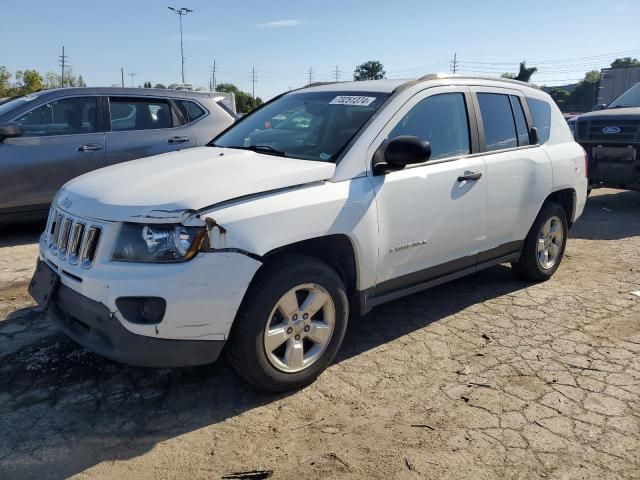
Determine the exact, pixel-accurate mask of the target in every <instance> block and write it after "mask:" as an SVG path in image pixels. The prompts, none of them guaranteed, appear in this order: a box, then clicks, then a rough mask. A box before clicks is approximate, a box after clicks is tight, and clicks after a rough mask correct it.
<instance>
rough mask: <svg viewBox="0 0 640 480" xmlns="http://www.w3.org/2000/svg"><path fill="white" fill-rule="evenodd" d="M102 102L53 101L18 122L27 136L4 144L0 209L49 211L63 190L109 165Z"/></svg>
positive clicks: (0, 146)
mask: <svg viewBox="0 0 640 480" xmlns="http://www.w3.org/2000/svg"><path fill="white" fill-rule="evenodd" d="M98 100H99V98H98V97H96V96H75V97H68V98H60V99H57V100H52V101H49V102H47V103H44V104H40V105H39V106H36V107H34V108H33V109H31V110H30V111H28V112H26V113H24V114H22V115H20V116H19V117H17V118H15V119H13V121H15V122H17V123H19V124H20V125H21V127H22V135H21V136H20V137H17V138H8V139H6V140H4V142H3V143H2V144H0V172H1V174H0V207H1V208H3V209H12V210H13V209H15V211H31V210H39V209H41V208H46V207H47V205H48V204H49V203H50V202H51V199H52V198H53V196H54V195H55V193H56V192H57V191H58V189H59V188H60V187H61V186H62V185H63V184H64V183H66V182H67V181H69V180H71V179H72V178H74V177H77V176H78V175H82V174H83V173H86V172H90V171H92V170H96V169H98V168H101V167H104V166H105V149H104V146H105V138H104V136H105V134H104V128H103V124H102V122H101V115H100V114H99V101H98Z"/></svg>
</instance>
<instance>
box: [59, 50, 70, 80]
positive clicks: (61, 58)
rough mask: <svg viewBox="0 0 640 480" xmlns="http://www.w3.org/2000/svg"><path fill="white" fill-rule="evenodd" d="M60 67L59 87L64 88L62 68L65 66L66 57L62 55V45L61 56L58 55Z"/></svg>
mask: <svg viewBox="0 0 640 480" xmlns="http://www.w3.org/2000/svg"><path fill="white" fill-rule="evenodd" d="M58 58H59V59H60V66H61V67H62V75H61V76H60V86H61V87H62V88H64V67H66V66H67V58H68V57H67V55H65V54H64V45H63V46H62V55H59V56H58Z"/></svg>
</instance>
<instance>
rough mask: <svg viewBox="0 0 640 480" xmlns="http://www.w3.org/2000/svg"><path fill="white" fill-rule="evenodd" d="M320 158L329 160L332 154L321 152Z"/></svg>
mask: <svg viewBox="0 0 640 480" xmlns="http://www.w3.org/2000/svg"><path fill="white" fill-rule="evenodd" d="M320 158H321V159H322V160H329V159H330V158H331V155H330V154H328V153H321V154H320Z"/></svg>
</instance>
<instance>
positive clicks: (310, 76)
mask: <svg viewBox="0 0 640 480" xmlns="http://www.w3.org/2000/svg"><path fill="white" fill-rule="evenodd" d="M307 73H308V74H309V85H311V84H312V83H313V67H309V71H308V72H307Z"/></svg>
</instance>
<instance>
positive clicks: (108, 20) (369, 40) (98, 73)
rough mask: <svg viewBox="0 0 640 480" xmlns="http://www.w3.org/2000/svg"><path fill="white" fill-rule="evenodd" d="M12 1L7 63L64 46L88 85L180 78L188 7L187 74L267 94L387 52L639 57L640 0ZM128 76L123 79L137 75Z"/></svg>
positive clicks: (579, 59)
mask: <svg viewBox="0 0 640 480" xmlns="http://www.w3.org/2000/svg"><path fill="white" fill-rule="evenodd" d="M180 1H181V3H171V2H164V1H157V0H153V1H152V0H129V1H121V0H110V1H108V2H96V1H86V0H85V1H72V0H68V1H67V0H60V1H58V2H51V1H50V0H47V1H40V0H22V1H20V2H9V1H6V2H3V5H2V14H1V19H0V25H1V27H0V65H5V66H6V67H7V68H8V69H9V70H10V71H15V70H19V69H25V68H36V69H38V70H40V71H42V72H44V71H48V70H55V71H58V62H57V56H58V55H59V54H60V49H61V47H62V45H64V46H65V49H66V53H67V55H68V56H69V59H70V63H71V65H72V67H73V69H74V71H75V73H81V74H82V76H83V78H84V79H85V81H86V82H87V84H89V85H111V84H114V83H119V81H120V68H121V67H123V68H124V69H125V72H127V73H129V72H133V73H136V74H137V75H136V77H135V83H136V84H138V83H139V84H141V83H143V82H145V81H151V82H152V83H157V82H160V83H165V84H168V83H173V82H178V81H179V80H180V44H179V34H178V33H179V30H178V17H177V16H176V15H174V14H173V13H171V12H170V11H169V10H168V9H167V6H168V5H173V6H175V7H189V8H192V9H193V10H194V13H192V14H190V15H189V16H187V17H185V18H184V34H185V35H184V41H185V56H186V57H187V60H186V77H187V81H188V82H191V83H193V84H194V85H195V86H205V85H207V84H208V81H209V74H210V66H211V64H212V62H213V60H214V59H215V60H216V65H217V69H218V75H217V78H218V82H233V83H235V84H237V85H238V86H239V87H240V88H241V89H243V90H246V91H251V68H252V67H253V66H255V69H256V71H257V83H256V95H259V96H262V97H263V98H269V97H271V96H273V95H275V94H277V93H279V92H281V91H283V90H288V89H289V88H295V87H299V86H302V85H304V84H305V83H306V82H308V78H309V77H308V70H309V68H310V67H311V68H312V69H313V75H312V78H313V80H314V81H320V80H330V79H333V75H334V74H333V70H335V68H336V66H337V67H338V69H339V71H340V72H341V73H340V78H341V79H342V80H348V79H351V77H352V73H353V69H354V66H355V65H356V64H358V63H361V62H363V61H365V60H369V59H378V60H380V61H381V62H382V63H383V64H384V66H385V69H386V71H387V75H388V77H390V78H404V77H415V76H419V75H422V74H425V73H433V72H440V71H449V69H450V61H451V59H452V57H453V54H454V52H457V56H458V59H459V60H460V62H461V63H460V67H459V68H460V71H461V72H462V73H477V74H494V75H499V74H500V73H501V72H503V71H516V70H517V64H518V62H519V61H521V60H523V59H526V60H527V62H528V64H529V65H532V66H538V67H539V69H540V71H539V73H538V74H536V75H535V76H534V77H533V80H534V81H537V82H538V83H546V84H562V83H570V82H573V81H574V80H577V79H579V78H581V77H582V76H583V74H584V72H585V71H586V70H589V69H593V68H594V67H598V68H599V67H603V66H606V65H607V64H608V63H610V61H611V60H612V59H613V57H615V56H636V57H639V58H640V31H639V30H638V28H637V27H638V19H639V18H640V2H639V1H638V0H609V1H607V2H603V1H601V0H582V1H580V0H574V1H569V0H536V1H524V0H511V1H509V0H504V1H498V0H475V1H474V0H468V1H462V0H448V1H446V2H442V1H438V2H435V1H428V0H422V1H418V0H416V1H414V0H406V1H403V0H396V1H388V0H387V1H384V2H382V1H377V0H373V1H351V2H349V1H347V0H342V1H339V0H321V1H316V2H302V1H300V0H297V1H290V0H271V1H241V0H236V1H232V2H229V1H227V2H219V1H214V0H209V1H205V0H180ZM130 82H131V80H130V77H128V76H127V77H126V83H127V84H130Z"/></svg>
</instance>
